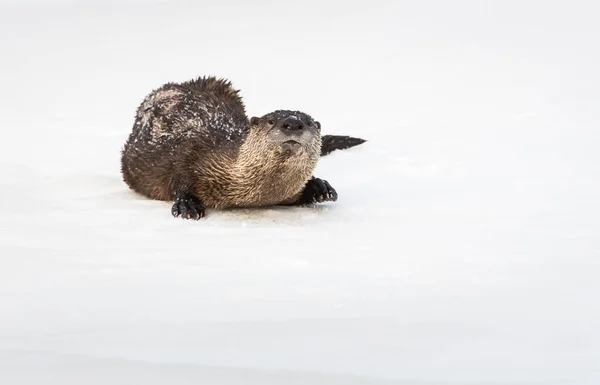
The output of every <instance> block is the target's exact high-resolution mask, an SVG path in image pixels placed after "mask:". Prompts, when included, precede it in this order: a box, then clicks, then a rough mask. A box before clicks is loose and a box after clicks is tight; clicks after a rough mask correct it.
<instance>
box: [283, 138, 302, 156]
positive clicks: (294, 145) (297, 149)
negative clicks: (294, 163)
mask: <svg viewBox="0 0 600 385" xmlns="http://www.w3.org/2000/svg"><path fill="white" fill-rule="evenodd" d="M280 148H281V150H282V153H283V154H284V155H286V156H293V155H298V154H300V153H301V152H302V145H301V144H300V143H299V142H298V141H295V140H286V141H285V142H283V143H281V147H280Z"/></svg>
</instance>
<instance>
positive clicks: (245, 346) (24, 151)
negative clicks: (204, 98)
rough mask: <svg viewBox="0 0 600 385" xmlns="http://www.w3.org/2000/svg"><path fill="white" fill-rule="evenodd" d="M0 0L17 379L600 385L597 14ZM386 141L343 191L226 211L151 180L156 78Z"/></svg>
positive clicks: (11, 336)
mask: <svg viewBox="0 0 600 385" xmlns="http://www.w3.org/2000/svg"><path fill="white" fill-rule="evenodd" d="M52 1H53V2H52V3H50V2H42V1H39V0H27V1H19V2H17V1H3V2H1V3H0V33H1V34H2V36H3V39H1V40H0V52H2V69H3V70H2V72H1V73H0V84H1V85H2V87H1V88H0V117H1V118H2V130H3V133H4V135H3V139H2V140H1V141H0V175H2V178H1V179H0V198H1V199H0V210H1V212H2V215H1V216H0V254H1V257H0V315H1V317H0V383H1V384H11V385H17V384H19V385H20V384H45V385H46V384H61V385H63V384H83V383H85V384H92V385H93V384H103V385H106V384H111V385H112V384H140V383H143V384H161V385H162V384H188V383H189V384H216V385H220V384H282V383H290V384H311V385H319V384H328V385H330V384H392V383H393V384H403V385H408V384H410V385H414V384H419V385H434V384H435V385H450V384H452V385H483V384H488V385H489V384H495V385H498V384H507V385H514V384H544V385H550V384H568V385H588V384H598V383H599V382H600V358H599V357H600V301H598V298H597V297H598V295H597V294H598V293H599V292H600V281H599V280H598V276H599V273H600V262H599V261H600V258H599V257H600V200H599V199H598V197H599V196H600V169H599V167H598V164H599V160H600V156H599V155H598V148H600V133H599V131H598V129H599V127H600V109H599V108H598V107H599V106H600V96H599V95H600V94H599V93H598V90H599V89H600V72H598V70H597V69H598V68H600V44H599V41H598V40H599V36H600V26H599V25H598V23H597V15H598V11H600V5H598V3H596V2H591V1H589V2H584V1H579V2H568V3H567V2H543V1H527V2H479V1H474V0H473V1H455V2H444V1H431V2H421V1H416V0H414V1H402V2H393V1H384V0H373V1H369V2H368V4H367V3H364V4H361V3H348V2H344V3H341V2H327V3H325V2H323V3H319V2H316V1H312V0H310V1H306V2H302V3H291V2H289V3H283V2H282V3H272V2H266V1H256V2H252V3H243V2H233V1H225V2H222V3H217V2H210V3H209V2H206V4H201V3H200V2H195V3H193V2H183V1H145V2H144V1H142V0H138V1H130V2H116V1H110V2H108V3H102V2H92V1H80V2H75V1H55V0H52ZM205 74H214V75H217V76H223V77H227V78H229V79H230V80H231V81H232V82H233V83H234V85H235V86H236V87H239V88H240V89H241V90H242V95H243V97H244V99H245V102H246V106H247V110H248V112H249V114H251V115H257V116H260V115H262V114H264V113H266V112H269V111H273V110H276V109H292V110H301V111H305V112H307V113H309V114H310V115H311V116H313V117H314V118H315V119H316V120H318V121H320V122H321V124H322V127H323V132H324V133H327V134H344V135H353V136H358V137H363V138H366V139H368V142H367V143H365V144H362V145H361V146H359V147H356V148H353V149H349V150H346V151H339V152H334V153H332V154H331V155H329V156H327V157H326V158H323V159H322V160H321V161H320V163H319V166H318V172H317V173H316V175H317V176H319V177H321V178H324V179H327V180H328V181H329V182H330V183H331V184H332V185H333V186H334V187H335V188H336V190H337V191H338V193H339V195H340V198H339V200H338V202H336V203H334V204H325V205H320V206H318V207H314V208H267V209H262V210H230V211H223V212H215V211H210V212H208V215H207V217H206V218H205V219H204V220H201V221H199V222H189V221H184V220H179V219H174V218H172V217H171V216H170V205H169V204H168V203H164V202H155V201H149V200H146V199H143V198H141V197H139V196H136V195H135V194H133V193H132V192H130V191H129V190H128V189H127V188H126V186H125V184H124V183H123V182H122V181H121V179H120V175H119V153H120V150H121V147H122V145H123V144H124V142H125V140H126V138H127V136H128V134H129V132H130V130H131V127H132V124H133V119H134V117H135V109H136V108H137V106H138V105H139V103H140V102H141V101H142V100H143V98H144V97H145V95H147V93H148V92H150V91H151V90H152V89H153V88H155V87H156V86H158V85H160V84H162V83H164V82H167V81H183V80H187V79H191V78H193V77H196V76H201V75H205Z"/></svg>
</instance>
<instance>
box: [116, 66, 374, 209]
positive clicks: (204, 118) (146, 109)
mask: <svg viewBox="0 0 600 385" xmlns="http://www.w3.org/2000/svg"><path fill="white" fill-rule="evenodd" d="M332 138H344V137H333V136H328V140H326V142H327V143H334V144H335V143H336V140H334V139H332ZM352 140H354V141H357V140H358V141H359V143H354V142H352ZM338 142H339V140H338ZM362 142H363V141H362V140H361V139H356V138H347V139H346V140H342V141H341V142H340V143H338V144H337V145H336V146H333V147H332V146H329V147H328V148H327V149H325V148H322V137H321V133H320V124H319V123H318V122H315V121H314V120H313V119H312V118H311V117H310V116H309V115H307V114H304V113H302V112H298V111H283V110H279V111H275V112H273V113H270V114H267V115H265V116H263V117H261V118H255V117H253V118H251V119H248V117H247V116H246V112H245V107H244V104H243V102H242V99H241V98H240V97H239V95H238V91H237V90H235V89H233V87H232V86H231V84H230V83H229V82H228V81H225V80H219V79H216V78H214V77H209V78H199V79H195V80H191V81H188V82H184V83H180V84H176V83H168V84H165V85H163V86H162V87H160V88H158V89H156V90H154V91H152V92H151V93H150V94H149V95H148V96H147V97H146V98H145V99H144V101H143V102H142V104H141V105H140V106H139V107H138V110H137V114H136V117H135V122H134V125H133V130H132V133H131V135H130V136H129V138H128V140H127V142H126V143H125V147H124V149H123V153H122V158H121V171H122V174H123V179H124V181H125V182H126V183H127V185H128V186H129V187H130V188H131V189H133V190H134V191H136V192H138V193H140V194H142V195H144V196H146V197H148V198H151V199H157V200H165V201H174V202H175V203H174V205H173V215H175V216H179V215H181V216H183V217H185V218H194V219H197V218H199V217H202V216H204V208H205V207H211V208H230V207H257V206H267V205H277V204H303V203H309V202H312V201H324V200H336V199H337V193H336V192H335V190H334V189H333V188H331V186H330V185H329V184H328V183H327V182H325V181H322V180H320V179H316V178H311V176H312V172H313V170H314V168H315V166H316V164H317V161H318V160H319V157H320V155H321V153H327V152H330V151H332V150H333V149H335V148H347V147H351V146H353V145H356V144H360V143H362Z"/></svg>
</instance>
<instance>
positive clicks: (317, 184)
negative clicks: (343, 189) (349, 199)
mask: <svg viewBox="0 0 600 385" xmlns="http://www.w3.org/2000/svg"><path fill="white" fill-rule="evenodd" d="M337 199H338V194H337V192H336V191H335V189H334V188H333V187H331V185H330V184H329V182H327V181H326V180H323V179H319V178H315V177H314V176H313V177H311V178H310V179H309V180H308V182H306V185H305V186H304V189H303V190H302V191H301V192H300V193H299V194H298V196H296V197H294V199H292V200H291V201H290V202H284V203H283V204H284V205H285V204H287V205H305V204H309V203H317V202H327V201H331V202H335V201H337Z"/></svg>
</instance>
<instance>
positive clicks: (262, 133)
mask: <svg viewBox="0 0 600 385" xmlns="http://www.w3.org/2000/svg"><path fill="white" fill-rule="evenodd" d="M249 136H250V137H255V138H260V142H261V143H262V144H263V146H265V147H266V148H264V149H265V150H267V151H268V152H270V153H271V154H275V155H277V156H278V157H280V158H283V159H288V158H296V157H308V158H315V157H318V156H319V154H320V149H321V124H320V123H319V122H317V121H315V120H313V118H312V117H310V116H309V115H308V114H305V113H303V112H300V111H288V110H277V111H274V112H271V113H270V114H267V115H264V116H262V117H260V118H258V117H253V118H251V119H250V135H249Z"/></svg>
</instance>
